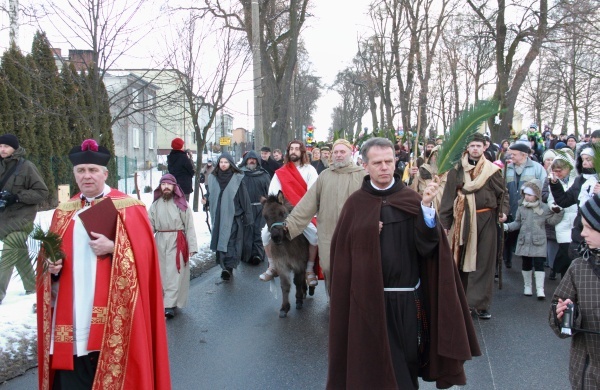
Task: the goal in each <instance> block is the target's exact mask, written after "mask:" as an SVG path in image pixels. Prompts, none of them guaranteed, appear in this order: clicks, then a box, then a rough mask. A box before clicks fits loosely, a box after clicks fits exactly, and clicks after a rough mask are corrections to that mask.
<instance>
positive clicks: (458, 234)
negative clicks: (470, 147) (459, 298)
mask: <svg viewBox="0 0 600 390" xmlns="http://www.w3.org/2000/svg"><path fill="white" fill-rule="evenodd" d="M459 164H461V165H462V168H463V171H464V179H463V180H464V184H463V186H462V188H458V189H457V190H456V199H455V200H454V224H453V225H452V228H451V229H450V237H451V240H450V247H451V249H452V253H453V255H454V261H456V263H457V266H458V267H459V269H462V271H463V272H473V271H475V270H476V269H477V267H476V264H477V209H476V206H475V192H477V191H479V190H480V189H481V188H482V187H483V186H484V185H485V184H486V183H487V181H488V179H489V178H490V177H491V176H492V175H493V174H494V173H496V172H497V171H498V170H500V168H499V167H498V166H497V165H494V164H492V163H490V162H489V161H488V160H487V159H485V158H484V157H482V158H480V159H479V161H477V164H476V165H471V164H470V163H469V154H468V153H465V154H464V155H463V156H462V158H461V160H460V163H459ZM465 207H466V208H465ZM466 209H468V211H469V212H468V216H469V226H470V229H469V231H468V232H465V231H464V230H465V229H463V226H465V223H466V214H467V213H466V212H465V211H466ZM461 247H463V251H462V255H463V259H462V266H461V250H460V248H461Z"/></svg>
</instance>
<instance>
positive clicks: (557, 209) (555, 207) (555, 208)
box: [550, 205, 562, 213]
mask: <svg viewBox="0 0 600 390" xmlns="http://www.w3.org/2000/svg"><path fill="white" fill-rule="evenodd" d="M550 209H551V210H552V211H554V212H555V213H560V210H562V208H561V207H560V206H557V205H552V207H551V208H550Z"/></svg>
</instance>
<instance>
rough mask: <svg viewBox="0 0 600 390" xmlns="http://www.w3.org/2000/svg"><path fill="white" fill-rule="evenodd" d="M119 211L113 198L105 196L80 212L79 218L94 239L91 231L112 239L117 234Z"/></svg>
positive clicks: (93, 238)
mask: <svg viewBox="0 0 600 390" xmlns="http://www.w3.org/2000/svg"><path fill="white" fill-rule="evenodd" d="M118 215H119V212H118V211H117V208H116V207H115V204H114V203H113V201H112V199H111V198H104V199H102V200H101V201H99V202H98V203H95V204H94V205H93V206H92V207H90V208H89V209H87V210H85V211H83V212H81V213H79V219H81V223H83V227H84V228H85V230H86V231H87V233H88V235H89V236H90V238H91V239H92V240H95V239H96V237H93V236H92V234H91V232H94V233H98V234H103V235H105V236H106V238H108V239H109V240H111V241H114V240H115V237H116V235H117V216H118Z"/></svg>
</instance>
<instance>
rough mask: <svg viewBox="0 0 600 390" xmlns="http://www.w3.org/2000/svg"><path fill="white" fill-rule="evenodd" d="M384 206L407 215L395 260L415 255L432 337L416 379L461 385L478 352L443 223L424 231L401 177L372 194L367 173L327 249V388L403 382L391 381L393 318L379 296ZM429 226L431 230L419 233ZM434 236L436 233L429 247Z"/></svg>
mask: <svg viewBox="0 0 600 390" xmlns="http://www.w3.org/2000/svg"><path fill="white" fill-rule="evenodd" d="M388 205H389V206H391V207H393V208H396V209H397V210H399V211H400V212H402V213H404V214H405V215H406V216H407V218H406V219H404V220H401V221H399V222H398V223H400V224H401V225H400V228H401V229H402V234H401V236H400V237H398V240H399V241H400V242H401V246H402V250H401V251H400V253H398V255H399V256H403V257H404V259H402V258H399V260H398V261H406V260H405V259H406V257H405V256H412V257H413V259H412V260H408V261H412V264H415V263H416V264H418V272H419V277H420V282H421V288H420V293H421V295H422V298H423V305H424V308H425V311H426V319H427V324H426V328H428V332H429V339H428V341H427V344H428V348H426V349H425V352H424V355H425V356H420V357H419V361H420V362H422V363H421V364H422V367H420V368H419V376H421V377H422V378H423V379H424V380H426V381H436V382H437V383H436V385H437V387H438V388H448V387H451V386H453V385H464V384H466V376H465V372H464V368H463V363H464V361H465V360H469V359H471V357H472V356H479V355H481V352H480V350H479V344H478V342H477V337H476V334H475V330H474V327H473V322H472V319H471V316H470V313H469V308H468V305H467V301H466V298H465V294H464V291H463V289H462V284H461V283H460V277H459V274H458V270H457V268H456V265H455V263H454V261H453V260H452V257H451V252H450V248H449V245H448V241H447V240H446V238H445V235H444V234H443V230H442V226H441V224H440V223H439V221H437V223H436V227H434V228H431V229H430V228H427V227H426V225H425V222H424V219H423V213H422V210H421V196H420V195H418V194H417V193H416V192H415V191H413V190H411V189H410V188H408V187H406V186H405V185H404V184H402V183H401V181H400V178H399V177H398V176H396V183H395V184H394V186H393V187H392V188H391V189H389V190H386V191H382V192H377V191H375V190H374V189H373V187H372V186H371V183H370V181H369V176H366V177H365V179H364V181H363V185H362V188H361V189H360V190H358V191H356V192H355V193H354V194H352V195H351V196H350V198H348V200H347V201H346V204H345V205H344V208H343V209H342V212H341V215H340V218H339V221H338V224H337V227H336V230H335V232H334V235H333V240H332V245H331V275H332V276H331V301H330V306H331V309H330V321H329V367H328V379H327V388H328V389H342V388H345V389H367V388H378V389H384V388H385V389H393V388H399V387H402V385H403V384H404V383H397V381H396V376H395V372H397V371H396V370H395V368H394V364H393V358H392V348H391V347H390V342H389V337H388V329H389V328H390V324H391V323H392V322H393V320H392V322H390V318H387V317H390V316H391V314H397V313H388V312H387V310H386V308H388V307H390V306H389V302H388V301H386V299H387V295H384V291H383V289H384V287H390V286H386V285H384V277H383V276H382V275H383V274H382V273H383V269H382V261H381V249H382V248H381V246H380V245H379V233H378V231H379V229H378V226H379V220H380V216H381V209H382V207H383V206H388ZM384 229H385V228H384ZM427 229H429V230H430V232H425V234H420V231H421V230H422V231H426V230H427ZM432 235H433V236H434V237H435V235H437V237H436V238H435V239H433V242H434V244H433V246H432V244H431V241H432V240H431V237H432ZM427 241H429V243H428V242H427ZM436 241H437V242H438V243H437V244H436V243H435V242H436ZM423 246H425V247H426V248H425V249H423ZM436 246H437V248H436ZM384 250H385V248H384ZM424 253H428V254H427V255H426V257H424V256H423V254H424ZM393 287H396V286H393ZM385 294H388V293H385ZM402 321H403V320H402V319H399V321H398V322H399V323H401V322H402ZM414 322H415V323H416V322H417V319H416V318H415V319H414ZM398 331H399V332H401V331H402V330H401V329H398ZM423 362H426V363H423Z"/></svg>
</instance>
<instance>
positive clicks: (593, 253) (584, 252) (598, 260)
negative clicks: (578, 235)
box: [577, 241, 600, 278]
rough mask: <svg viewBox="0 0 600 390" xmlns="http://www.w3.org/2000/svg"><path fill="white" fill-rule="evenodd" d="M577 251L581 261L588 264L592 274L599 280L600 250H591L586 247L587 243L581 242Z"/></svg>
mask: <svg viewBox="0 0 600 390" xmlns="http://www.w3.org/2000/svg"><path fill="white" fill-rule="evenodd" d="M577 251H578V252H579V254H580V255H581V257H582V258H583V260H585V261H587V262H588V263H590V266H591V267H592V270H593V271H594V274H595V275H596V276H597V277H598V278H600V248H594V249H592V248H590V247H589V246H588V244H587V242H585V241H583V242H582V243H581V244H579V248H577Z"/></svg>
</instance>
